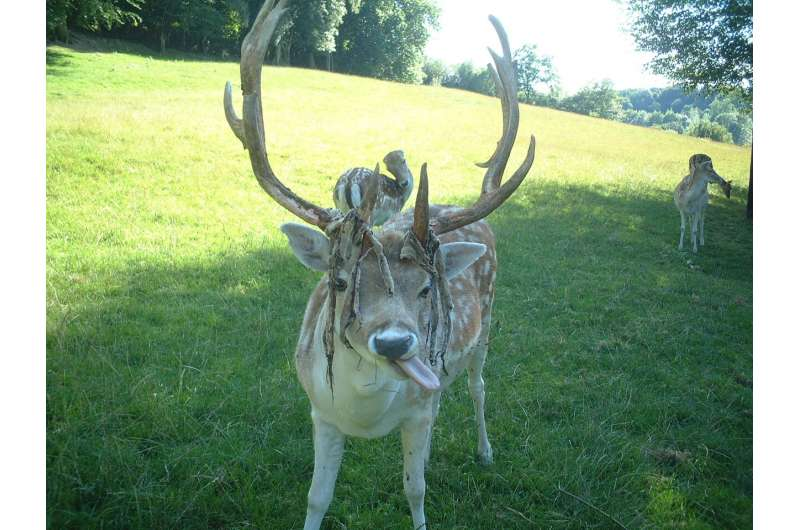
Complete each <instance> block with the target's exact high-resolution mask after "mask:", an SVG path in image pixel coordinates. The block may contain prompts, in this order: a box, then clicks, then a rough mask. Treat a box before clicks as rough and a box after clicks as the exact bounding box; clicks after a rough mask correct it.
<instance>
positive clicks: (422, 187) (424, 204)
mask: <svg viewBox="0 0 800 530" xmlns="http://www.w3.org/2000/svg"><path fill="white" fill-rule="evenodd" d="M429 215H430V212H429V206H428V163H427V162H425V163H424V164H422V169H421V170H420V174H419V186H418V187H417V201H416V202H415V203H414V225H413V228H412V230H413V231H414V235H415V236H416V237H417V240H419V242H420V243H423V244H424V243H425V242H426V241H427V240H428V226H429V221H430V219H429Z"/></svg>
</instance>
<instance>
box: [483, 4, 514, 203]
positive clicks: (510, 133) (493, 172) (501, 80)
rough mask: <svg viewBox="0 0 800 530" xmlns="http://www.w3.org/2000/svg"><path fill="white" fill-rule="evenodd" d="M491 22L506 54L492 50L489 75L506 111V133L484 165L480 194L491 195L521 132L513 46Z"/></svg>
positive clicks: (496, 25)
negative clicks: (490, 74) (519, 129)
mask: <svg viewBox="0 0 800 530" xmlns="http://www.w3.org/2000/svg"><path fill="white" fill-rule="evenodd" d="M489 21H490V22H491V23H492V25H493V26H494V28H495V31H496V32H497V37H498V38H499V39H500V46H501V49H502V51H503V55H502V57H501V56H499V55H498V54H497V53H496V52H495V51H494V50H492V49H491V48H489V54H490V55H491V56H492V61H493V62H494V65H495V67H494V68H491V65H490V71H491V72H492V77H493V78H494V81H495V86H496V87H497V92H498V96H499V98H500V104H501V106H502V110H503V133H502V135H501V136H500V140H499V141H498V142H497V148H496V149H495V151H494V153H493V154H492V156H491V157H490V158H489V160H488V161H487V162H486V164H485V166H483V165H481V166H483V167H486V173H485V174H484V176H483V186H482V188H481V194H486V193H489V192H491V191H492V190H495V189H497V187H498V186H500V182H501V180H502V178H503V172H504V171H505V169H506V164H507V163H508V157H509V156H510V155H511V149H512V147H514V140H515V139H516V137H517V129H518V128H519V103H518V101H517V76H516V73H515V72H514V63H513V61H512V55H511V46H510V45H509V43H508V35H507V34H506V31H505V29H504V28H503V25H502V24H501V23H500V21H499V20H498V19H497V18H496V17H494V16H489Z"/></svg>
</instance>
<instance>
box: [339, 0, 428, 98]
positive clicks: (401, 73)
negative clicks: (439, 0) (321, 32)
mask: <svg viewBox="0 0 800 530" xmlns="http://www.w3.org/2000/svg"><path fill="white" fill-rule="evenodd" d="M438 18H439V8H438V7H436V5H435V4H434V2H433V1H432V0H369V1H368V2H364V3H363V5H361V9H360V10H359V12H358V13H353V12H350V13H348V14H347V15H345V17H344V21H343V22H342V25H341V27H340V28H339V35H338V37H337V38H336V44H337V46H336V54H335V56H334V57H335V60H336V64H337V70H341V71H344V72H347V73H352V74H357V75H364V76H370V77H377V78H380V79H388V80H392V81H402V82H405V83H418V82H420V81H421V80H422V64H423V61H424V50H425V45H426V44H427V42H428V37H429V36H430V31H431V29H432V28H435V27H436V25H437V23H438Z"/></svg>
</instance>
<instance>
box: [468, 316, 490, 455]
mask: <svg viewBox="0 0 800 530" xmlns="http://www.w3.org/2000/svg"><path fill="white" fill-rule="evenodd" d="M491 320H492V317H491V305H490V306H489V309H488V311H486V313H485V315H484V318H483V322H482V326H481V336H480V338H479V339H478V344H477V345H476V346H475V349H474V350H473V352H472V356H471V357H470V359H469V365H468V366H467V372H468V376H469V383H468V384H469V395H470V396H471V397H472V403H473V404H474V405H475V423H476V426H477V429H478V460H480V462H481V463H482V464H486V465H488V464H491V463H492V446H491V444H490V443H489V436H488V435H487V434H486V418H485V417H484V402H485V396H486V394H485V392H484V384H483V364H484V362H485V361H486V353H487V352H488V350H489V327H490V324H491Z"/></svg>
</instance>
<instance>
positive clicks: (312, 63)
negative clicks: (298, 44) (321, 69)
mask: <svg viewBox="0 0 800 530" xmlns="http://www.w3.org/2000/svg"><path fill="white" fill-rule="evenodd" d="M308 67H309V68H316V67H317V62H316V61H315V60H314V52H308Z"/></svg>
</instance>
